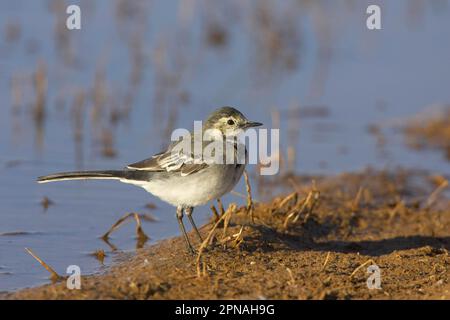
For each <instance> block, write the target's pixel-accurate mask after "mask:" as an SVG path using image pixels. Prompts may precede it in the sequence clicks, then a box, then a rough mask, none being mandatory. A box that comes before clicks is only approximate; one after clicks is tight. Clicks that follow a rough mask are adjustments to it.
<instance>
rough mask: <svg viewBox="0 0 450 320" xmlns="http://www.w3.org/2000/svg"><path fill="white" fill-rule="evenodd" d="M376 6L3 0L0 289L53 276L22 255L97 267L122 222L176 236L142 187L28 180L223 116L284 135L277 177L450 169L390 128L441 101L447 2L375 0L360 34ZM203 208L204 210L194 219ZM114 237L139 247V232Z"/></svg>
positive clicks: (147, 148) (109, 161)
mask: <svg viewBox="0 0 450 320" xmlns="http://www.w3.org/2000/svg"><path fill="white" fill-rule="evenodd" d="M69 2H70V4H79V5H80V7H81V10H82V29H81V30H74V31H68V30H66V29H65V19H66V17H67V14H66V13H65V9H66V5H68V4H69ZM370 3H371V2H370V1H367V2H366V1H333V2H331V1H314V2H312V1H283V2H282V4H281V2H280V1H277V2H276V1H241V0H239V1H238V0H234V1H227V2H220V3H219V2H217V3H214V4H213V3H211V2H209V1H200V0H198V1H183V2H182V1H148V2H147V1H111V0H96V1H88V0H85V1H66V4H65V3H64V1H28V0H16V1H6V0H1V1H0V31H1V32H0V37H1V38H0V96H1V98H0V291H8V290H15V289H18V288H23V287H29V286H35V285H38V284H43V283H47V282H48V281H49V280H48V273H47V272H46V271H45V270H44V268H42V267H41V266H40V265H39V264H38V263H37V262H36V261H35V260H34V259H33V258H32V257H31V256H30V255H28V254H27V253H26V252H25V250H24V248H25V247H28V248H31V249H32V250H33V251H34V252H35V253H36V254H37V255H38V256H40V257H41V258H42V259H43V260H44V261H46V262H47V263H48V264H49V265H51V266H52V267H53V268H54V269H55V270H57V271H58V272H59V273H60V274H64V273H65V271H66V268H67V266H69V265H73V264H75V265H78V266H80V268H81V270H82V273H83V274H86V273H94V272H99V271H101V270H102V268H104V267H103V266H102V265H101V264H100V263H99V261H97V260H96V259H95V257H93V256H92V255H91V254H92V253H93V252H94V251H96V250H100V249H103V250H105V252H106V254H107V257H106V260H105V265H108V264H109V263H110V262H111V260H112V259H113V258H114V252H113V251H112V249H111V247H110V246H109V245H108V244H106V243H105V242H103V241H102V240H100V239H99V236H100V235H102V234H103V233H104V232H105V231H106V230H107V229H108V228H109V227H110V226H111V225H112V224H113V223H114V222H115V221H116V220H117V219H118V218H120V217H121V216H122V215H123V214H125V213H127V212H139V213H150V214H152V215H153V216H155V217H156V218H158V220H159V221H158V222H153V223H148V222H144V225H143V228H144V230H145V232H146V233H147V234H148V235H149V236H150V238H151V239H150V241H148V242H147V244H146V245H149V244H152V243H155V242H156V241H158V240H160V239H163V238H167V237H171V236H175V235H178V225H177V223H176V220H175V217H174V214H175V211H174V209H173V208H172V207H170V206H168V205H166V204H164V203H162V202H161V201H159V200H158V199H156V198H154V197H152V196H150V195H148V194H147V193H145V192H144V190H141V189H139V188H135V187H132V186H129V185H123V184H120V183H117V182H111V181H99V182H96V181H94V182H92V181H90V182H79V181H74V182H62V183H55V184H46V185H38V184H36V183H35V179H36V177H38V176H41V175H45V174H49V173H53V172H59V171H70V170H78V169H113V168H122V167H124V166H125V165H126V164H129V163H133V162H136V161H138V160H141V159H144V158H147V157H148V156H150V155H151V154H153V153H156V152H159V151H161V148H162V147H163V146H164V145H166V144H167V143H168V141H169V136H170V133H171V131H172V129H174V128H177V127H186V128H188V129H190V128H191V127H192V123H193V121H194V120H201V119H204V118H205V116H206V115H207V114H208V113H209V112H211V111H212V110H213V109H214V108H216V107H218V106H222V105H232V106H236V107H237V108H239V109H240V110H241V111H242V112H243V113H244V114H245V115H246V116H247V117H248V118H250V119H252V120H255V121H260V122H263V123H264V124H265V125H266V126H265V127H266V128H278V127H280V129H281V130H280V139H281V150H282V152H283V157H284V158H285V159H288V160H286V161H285V163H286V162H288V163H289V166H288V165H286V164H285V165H283V166H282V167H281V170H282V171H285V170H287V168H288V167H289V168H291V169H295V170H296V171H297V172H299V173H308V174H334V173H339V172H343V171H349V170H360V169H363V168H365V167H367V166H373V167H376V168H388V169H394V168H395V167H397V166H402V167H406V168H417V169H428V170H431V171H433V172H437V173H444V174H449V164H448V162H446V161H445V159H444V157H443V156H442V155H441V154H439V153H434V152H415V151H411V150H410V149H408V148H407V147H406V146H405V145H404V138H403V136H402V135H401V133H399V129H398V128H399V125H401V123H402V121H404V120H405V119H407V118H409V117H410V116H412V115H415V114H417V113H418V112H421V111H423V110H424V109H426V108H429V109H428V110H433V109H434V108H439V106H440V105H443V104H448V103H450V87H449V85H450V61H449V57H450V42H449V41H448V40H449V39H450V6H449V3H448V1H438V0H434V1H407V0H403V1H377V3H379V4H380V5H381V8H382V30H378V31H369V30H368V29H367V28H366V27H365V19H366V17H367V15H366V14H365V11H366V8H367V6H368V5H369V4H370ZM430 112H431V111H430ZM288 149H289V150H291V151H289V154H290V155H289V156H286V154H287V153H288V151H287V150H288ZM292 150H295V152H292ZM250 171H251V172H252V174H255V168H254V166H253V167H252V168H250ZM236 191H237V192H239V193H245V187H244V185H243V183H242V181H241V183H240V184H239V186H237V187H236ZM45 197H48V199H50V200H51V202H52V204H51V205H50V206H49V207H48V208H47V209H45V208H44V207H43V205H42V204H41V202H42V201H43V199H44V198H45ZM255 197H256V198H258V195H255ZM223 200H224V202H225V204H227V203H229V202H230V201H236V202H238V203H244V201H245V200H243V199H242V198H240V197H239V196H237V195H235V194H230V195H228V196H227V197H225V198H224V199H223ZM149 203H151V204H154V205H155V206H156V207H155V208H152V206H150V207H151V208H148V207H147V204H149ZM210 214H211V213H210V210H209V206H203V207H200V208H197V209H196V211H195V217H196V220H197V221H198V224H202V223H204V222H206V221H207V219H208V217H209V216H210ZM111 243H113V244H114V246H116V247H117V248H118V250H119V251H133V250H134V249H135V246H136V239H135V235H134V225H133V224H132V223H129V224H128V225H126V226H124V227H123V228H121V229H119V230H118V231H117V232H116V233H114V234H113V236H112V239H111Z"/></svg>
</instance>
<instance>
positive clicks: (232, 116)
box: [203, 107, 262, 136]
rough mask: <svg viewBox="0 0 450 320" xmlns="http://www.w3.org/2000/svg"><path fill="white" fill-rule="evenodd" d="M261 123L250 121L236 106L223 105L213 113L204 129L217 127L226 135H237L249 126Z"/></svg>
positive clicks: (256, 125)
mask: <svg viewBox="0 0 450 320" xmlns="http://www.w3.org/2000/svg"><path fill="white" fill-rule="evenodd" d="M261 125H262V123H259V122H253V121H249V120H248V119H247V118H246V117H245V116H244V115H243V114H242V113H241V112H240V111H239V110H237V109H235V108H232V107H222V108H219V109H217V110H215V111H214V112H213V113H211V115H210V116H209V117H208V119H207V120H206V122H205V124H204V126H203V129H204V130H208V129H217V130H220V132H222V134H224V135H231V136H235V135H238V134H239V133H240V132H242V131H245V130H246V129H248V128H252V127H259V126H261Z"/></svg>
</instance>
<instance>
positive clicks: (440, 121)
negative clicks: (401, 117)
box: [404, 105, 450, 161]
mask: <svg viewBox="0 0 450 320" xmlns="http://www.w3.org/2000/svg"><path fill="white" fill-rule="evenodd" d="M404 134H405V139H406V143H407V145H408V146H409V147H411V148H413V149H416V150H424V149H432V150H438V151H440V152H442V154H443V155H444V156H445V158H446V159H447V160H448V161H450V105H446V106H443V107H441V108H437V107H436V108H429V110H426V111H424V112H422V113H421V114H418V115H417V116H416V117H414V118H412V119H411V120H409V121H408V123H407V124H406V125H405V127H404Z"/></svg>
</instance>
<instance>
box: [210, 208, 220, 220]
mask: <svg viewBox="0 0 450 320" xmlns="http://www.w3.org/2000/svg"><path fill="white" fill-rule="evenodd" d="M211 211H212V213H213V215H214V221H215V222H217V221H219V219H220V216H219V213H218V212H217V209H216V207H215V206H214V205H211Z"/></svg>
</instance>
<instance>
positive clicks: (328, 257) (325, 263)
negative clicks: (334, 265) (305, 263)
mask: <svg viewBox="0 0 450 320" xmlns="http://www.w3.org/2000/svg"><path fill="white" fill-rule="evenodd" d="M330 254H331V252H330V251H328V253H327V256H326V258H325V261H324V263H323V265H322V268H320V272H322V271H323V270H325V267H326V266H327V264H328V260H330Z"/></svg>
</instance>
